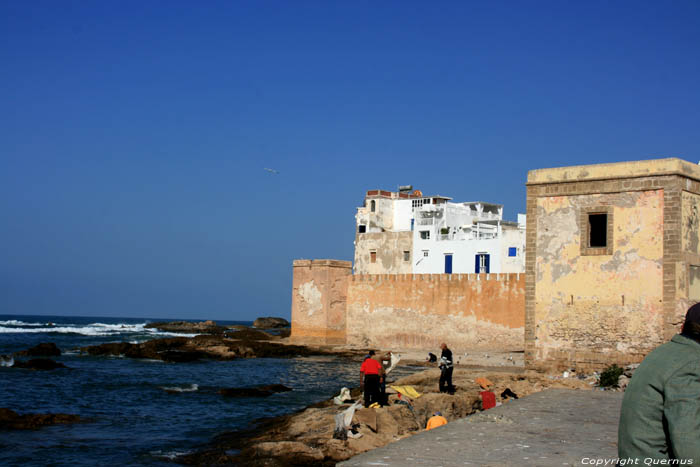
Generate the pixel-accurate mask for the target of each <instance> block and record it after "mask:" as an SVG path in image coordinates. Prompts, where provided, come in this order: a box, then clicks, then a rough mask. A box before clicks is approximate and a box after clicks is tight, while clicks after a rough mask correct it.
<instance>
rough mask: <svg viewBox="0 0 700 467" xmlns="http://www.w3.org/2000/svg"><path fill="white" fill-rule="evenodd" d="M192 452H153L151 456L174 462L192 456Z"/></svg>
mask: <svg viewBox="0 0 700 467" xmlns="http://www.w3.org/2000/svg"><path fill="white" fill-rule="evenodd" d="M191 452H192V451H169V452H163V451H151V455H152V456H154V457H164V458H166V459H170V460H174V459H176V458H178V457H180V456H185V455H187V454H190V453H191Z"/></svg>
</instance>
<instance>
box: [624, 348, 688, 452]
mask: <svg viewBox="0 0 700 467" xmlns="http://www.w3.org/2000/svg"><path fill="white" fill-rule="evenodd" d="M618 455H619V458H620V459H627V458H633V459H634V458H637V459H642V461H641V462H643V459H646V458H650V459H679V460H689V459H692V461H693V462H692V464H691V463H690V462H688V463H686V465H699V464H700V343H699V342H697V341H695V340H693V339H690V338H688V337H685V336H682V335H680V334H678V335H676V336H674V337H673V339H671V341H670V342H668V343H666V344H663V345H661V346H659V347H658V348H656V349H654V350H653V351H652V352H651V353H650V354H649V355H647V356H646V358H645V359H644V361H643V362H642V363H641V365H639V368H637V370H636V371H635V372H634V375H632V379H631V380H630V383H629V385H628V386H627V390H626V391H625V396H624V398H623V400H622V410H621V412H620V427H619V430H618ZM640 465H641V464H640Z"/></svg>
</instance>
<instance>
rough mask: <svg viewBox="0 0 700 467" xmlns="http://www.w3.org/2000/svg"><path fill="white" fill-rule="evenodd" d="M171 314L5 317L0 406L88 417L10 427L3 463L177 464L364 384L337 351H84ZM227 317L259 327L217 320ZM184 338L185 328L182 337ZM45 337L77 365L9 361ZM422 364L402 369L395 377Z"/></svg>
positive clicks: (2, 441) (139, 332) (137, 338)
mask: <svg viewBox="0 0 700 467" xmlns="http://www.w3.org/2000/svg"><path fill="white" fill-rule="evenodd" d="M153 321H173V320H165V319H158V320H152V319H140V318H94V317H93V318H88V317H66V316H27V315H23V316H14V315H0V355H3V356H4V357H0V407H5V408H8V409H11V410H14V411H16V412H18V413H20V414H25V413H68V414H77V415H79V416H80V417H82V418H83V419H84V422H83V423H77V424H68V425H54V426H47V427H43V428H40V429H38V430H11V431H4V432H3V433H2V435H1V436H0V465H27V466H43V465H56V466H59V465H60V466H63V465H66V466H68V465H70V466H83V465H84V466H94V465H173V464H172V461H173V460H176V459H177V457H178V456H180V455H183V454H187V453H189V452H192V451H193V450H195V449H197V448H198V447H201V446H202V445H203V444H205V443H207V442H208V441H210V440H211V439H212V438H213V437H214V436H216V435H217V434H220V433H222V432H227V431H235V430H238V429H244V428H247V427H250V426H251V423H253V422H254V421H255V420H256V419H258V418H262V417H270V416H277V415H282V414H287V413H291V412H294V411H297V410H299V409H301V408H303V407H305V406H307V405H309V404H312V403H315V402H319V401H321V400H324V399H328V398H330V397H332V396H334V395H336V394H338V393H339V391H340V388H341V387H343V386H347V387H354V386H357V385H358V382H359V364H358V363H352V362H348V361H347V360H344V359H337V358H334V357H317V358H289V359H280V358H255V359H238V360H234V361H228V362H222V361H199V362H192V363H164V362H162V361H151V360H137V359H128V358H120V357H91V356H88V355H81V354H80V353H79V352H78V351H77V350H76V349H77V348H78V347H82V346H88V345H96V344H102V343H106V342H132V343H134V342H143V341H146V340H149V339H154V338H161V337H169V336H173V335H175V334H170V333H163V332H158V331H155V330H152V329H145V328H144V326H145V325H146V324H147V323H149V322H153ZM218 324H224V325H228V324H243V325H252V323H251V322H241V321H228V322H227V321H218ZM179 335H182V334H179ZM41 342H53V343H55V344H56V345H57V346H58V347H59V348H60V349H61V350H62V351H63V354H62V355H61V356H60V357H54V360H56V361H59V362H61V363H63V364H65V365H66V366H67V367H68V369H56V370H52V371H33V370H26V369H19V368H10V367H9V366H8V365H10V364H11V359H10V358H9V355H10V354H12V353H13V352H16V351H19V350H25V349H28V348H30V347H33V346H35V345H37V344H39V343H41ZM412 371H415V369H408V368H404V369H401V368H397V370H396V372H395V375H396V376H400V375H401V373H405V374H408V373H410V372H412ZM277 383H279V384H284V385H285V386H288V387H290V388H292V389H293V390H292V391H290V392H284V393H279V394H274V395H272V396H270V397H266V398H225V397H223V396H221V395H220V394H218V391H219V389H221V388H228V387H244V386H257V385H261V384H277Z"/></svg>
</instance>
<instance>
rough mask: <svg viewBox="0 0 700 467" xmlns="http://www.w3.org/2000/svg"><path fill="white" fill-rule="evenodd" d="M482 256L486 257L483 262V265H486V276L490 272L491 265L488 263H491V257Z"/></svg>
mask: <svg viewBox="0 0 700 467" xmlns="http://www.w3.org/2000/svg"><path fill="white" fill-rule="evenodd" d="M484 256H486V261H485V263H486V273H487V274H488V273H489V271H491V265H490V263H491V261H490V259H491V255H484Z"/></svg>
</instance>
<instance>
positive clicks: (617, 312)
mask: <svg viewBox="0 0 700 467" xmlns="http://www.w3.org/2000/svg"><path fill="white" fill-rule="evenodd" d="M600 206H605V207H610V208H612V213H613V215H612V222H613V239H612V241H613V252H614V254H612V255H590V256H587V255H582V254H581V253H582V248H581V238H582V236H581V229H582V228H586V226H582V225H581V223H582V216H581V213H582V212H586V211H585V210H586V209H588V208H594V207H600ZM536 210H537V213H536V214H537V216H536V219H537V224H536V258H535V277H536V279H535V282H536V288H535V306H534V310H535V320H534V321H535V329H534V335H535V344H534V346H535V359H536V360H537V361H539V362H540V363H541V364H542V363H545V362H547V361H550V362H559V363H564V364H572V363H573V362H579V363H580V362H585V361H587V360H588V361H595V360H599V361H605V360H606V358H609V359H610V360H611V363H612V362H615V363H624V361H625V360H627V361H639V360H641V358H643V356H644V355H646V353H648V352H649V351H650V350H651V349H653V348H654V347H656V346H657V345H659V344H661V343H662V342H664V326H665V322H664V309H663V282H664V276H663V259H664V248H663V247H664V243H663V241H664V192H663V190H648V191H637V192H623V193H607V194H590V195H577V196H550V197H540V198H537V200H536ZM591 354H597V355H591ZM606 356H607V357H606ZM540 366H542V365H540ZM545 366H546V365H545Z"/></svg>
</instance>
